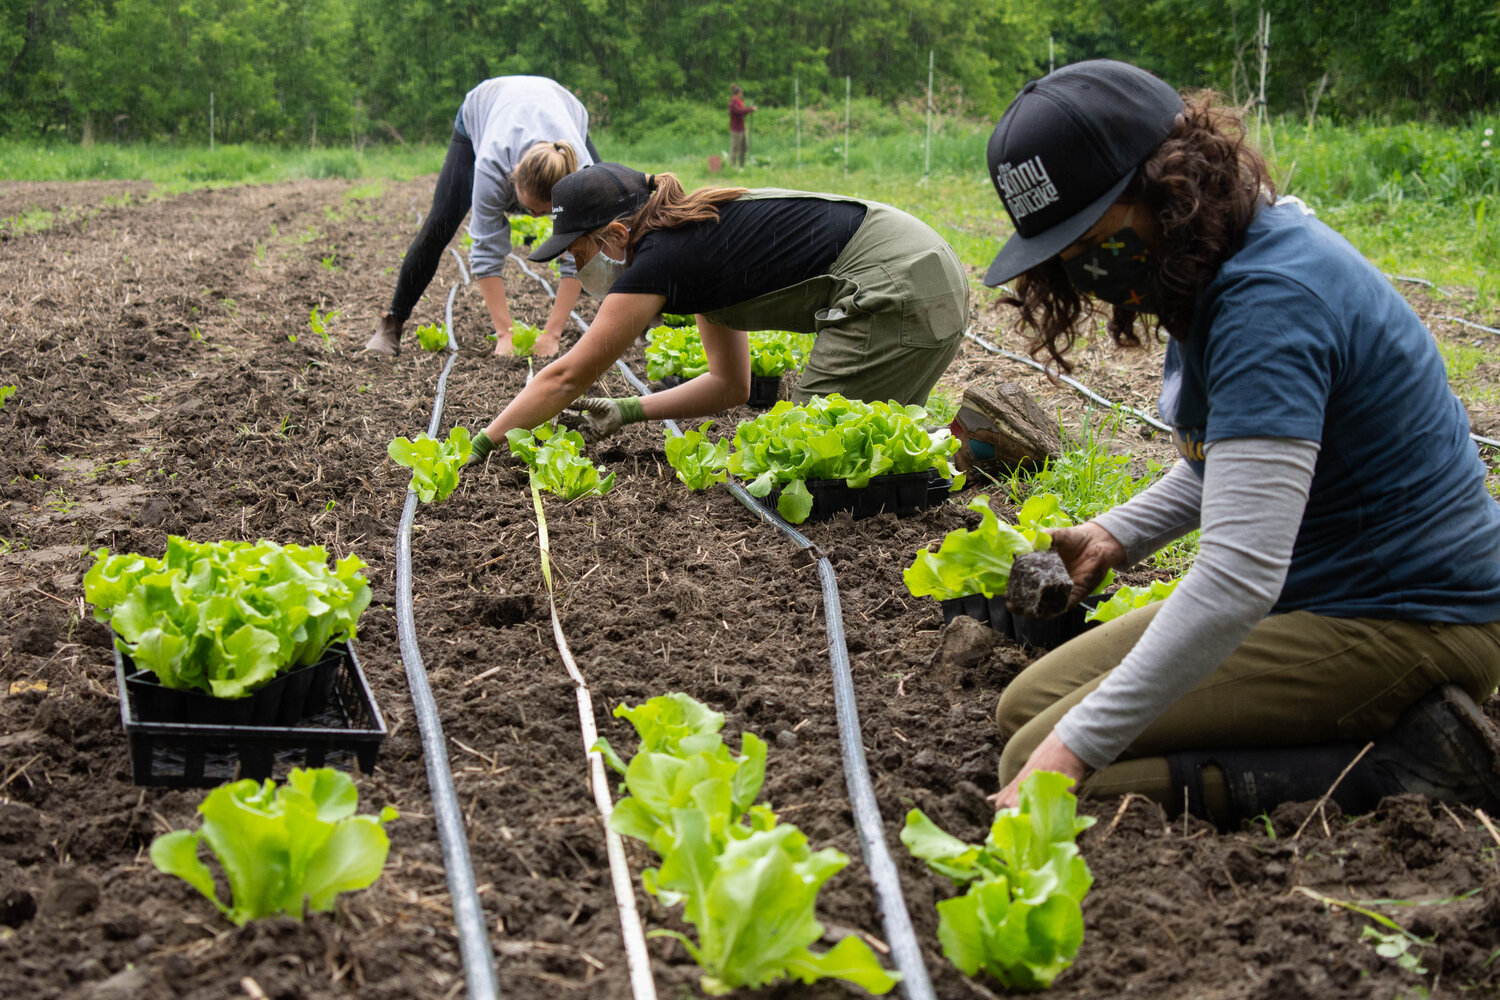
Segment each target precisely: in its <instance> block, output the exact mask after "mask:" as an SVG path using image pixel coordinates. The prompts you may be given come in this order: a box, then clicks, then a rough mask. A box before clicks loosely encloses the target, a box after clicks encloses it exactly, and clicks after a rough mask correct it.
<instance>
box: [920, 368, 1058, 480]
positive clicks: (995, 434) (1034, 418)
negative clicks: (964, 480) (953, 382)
mask: <svg viewBox="0 0 1500 1000" xmlns="http://www.w3.org/2000/svg"><path fill="white" fill-rule="evenodd" d="M948 429H949V430H950V431H952V432H953V436H954V437H956V438H958V439H959V440H960V441H962V442H963V447H961V448H960V449H959V450H958V451H957V452H955V453H954V456H953V464H954V467H955V468H957V469H958V471H959V472H968V471H969V470H971V469H979V470H982V471H984V472H986V473H988V474H989V475H991V476H1000V475H1004V474H1006V473H1008V472H1009V471H1010V470H1011V469H1014V468H1017V467H1019V468H1024V469H1032V468H1039V467H1040V466H1041V465H1042V464H1043V463H1044V462H1046V460H1047V459H1048V458H1049V457H1051V456H1055V455H1057V454H1058V453H1059V452H1060V451H1061V450H1062V445H1061V442H1060V441H1059V440H1058V436H1057V431H1056V430H1055V429H1054V427H1053V425H1052V424H1051V423H1050V422H1049V421H1048V418H1047V415H1046V414H1045V413H1043V412H1042V410H1041V407H1039V406H1038V405H1037V404H1036V402H1035V400H1033V399H1032V398H1031V396H1030V395H1028V394H1027V393H1026V391H1025V390H1024V389H1022V388H1021V387H1020V386H1018V385H1015V384H1013V383H1010V382H1002V383H1000V384H999V385H997V386H993V387H991V386H972V387H970V388H968V389H965V390H964V396H963V402H962V403H961V404H960V405H959V408H958V414H957V415H956V416H955V417H954V418H953V422H952V423H951V424H949V425H948Z"/></svg>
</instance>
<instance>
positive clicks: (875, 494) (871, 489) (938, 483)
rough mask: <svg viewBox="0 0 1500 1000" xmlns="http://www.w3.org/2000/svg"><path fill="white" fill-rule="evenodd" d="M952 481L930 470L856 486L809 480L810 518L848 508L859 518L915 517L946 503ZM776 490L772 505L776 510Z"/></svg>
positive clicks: (838, 481) (876, 479)
mask: <svg viewBox="0 0 1500 1000" xmlns="http://www.w3.org/2000/svg"><path fill="white" fill-rule="evenodd" d="M951 485H952V482H951V481H950V480H948V479H944V478H943V477H942V476H939V475H938V474H937V473H936V472H935V471H933V470H931V469H928V470H926V471H923V472H906V473H901V474H900V475H894V476H875V477H873V478H872V479H871V480H870V483H869V485H868V486H864V487H862V488H860V489H853V488H851V487H850V486H849V485H848V484H847V483H845V482H844V480H842V479H809V480H808V481H807V491H808V492H809V493H811V494H812V498H813V507H812V513H811V514H809V515H808V516H807V519H808V520H809V521H821V520H825V519H827V518H830V517H832V516H833V515H835V514H838V513H841V512H843V511H848V512H849V513H850V514H851V515H852V516H853V517H854V519H855V520H856V521H857V520H859V519H860V518H864V517H874V516H875V515H876V514H895V515H896V516H897V517H911V516H912V515H913V514H919V513H921V512H922V511H924V510H927V509H928V508H929V507H935V506H937V505H938V504H940V503H942V502H943V495H944V494H945V493H947V492H948V488H949V487H950V486H951ZM776 496H777V493H776V492H774V491H773V492H772V494H771V498H770V501H769V502H770V505H771V507H772V509H773V510H774V509H775V503H774V498H775V497H776Z"/></svg>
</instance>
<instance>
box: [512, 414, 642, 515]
mask: <svg viewBox="0 0 1500 1000" xmlns="http://www.w3.org/2000/svg"><path fill="white" fill-rule="evenodd" d="M505 440H506V441H507V442H508V443H509V445H510V451H511V454H513V455H515V456H516V457H517V458H519V459H520V460H521V461H523V462H525V463H526V465H527V466H528V467H530V469H531V477H532V479H534V480H536V484H537V486H538V487H540V488H541V489H544V490H546V491H547V492H548V493H555V494H557V495H558V496H560V497H562V498H563V499H564V500H576V499H578V498H579V497H581V496H587V495H589V494H590V493H596V494H598V495H599V496H601V497H602V496H604V494H606V493H608V492H609V490H610V487H612V486H614V484H615V474H614V473H613V472H611V473H609V474H608V475H601V472H602V469H601V468H599V467H596V466H595V465H594V463H593V462H590V461H589V460H588V459H586V458H584V457H583V448H584V441H583V435H582V434H579V433H578V432H577V431H574V430H569V429H567V428H565V427H554V426H553V425H551V424H542V425H541V426H540V427H535V428H533V429H531V430H529V431H528V430H525V429H523V428H520V427H513V428H511V429H510V430H508V431H506V432H505Z"/></svg>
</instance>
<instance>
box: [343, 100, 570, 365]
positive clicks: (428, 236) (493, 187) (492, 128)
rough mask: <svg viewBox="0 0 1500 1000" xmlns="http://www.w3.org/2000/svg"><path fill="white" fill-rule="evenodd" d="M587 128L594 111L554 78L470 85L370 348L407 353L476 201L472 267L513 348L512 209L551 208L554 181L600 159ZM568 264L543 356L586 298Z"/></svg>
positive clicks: (540, 347) (540, 346) (541, 344)
mask: <svg viewBox="0 0 1500 1000" xmlns="http://www.w3.org/2000/svg"><path fill="white" fill-rule="evenodd" d="M588 132H589V113H588V111H587V110H585V109H584V106H583V105H582V104H580V103H579V102H578V99H577V98H576V97H574V96H573V95H572V94H570V93H568V92H567V91H566V90H565V89H563V87H562V86H561V85H560V84H558V83H556V82H555V81H553V80H548V79H546V78H545V77H540V76H497V77H495V78H493V79H490V80H486V81H484V82H483V83H481V84H480V85H479V86H477V87H475V88H474V89H473V90H471V91H469V93H468V94H467V95H466V96H465V97H464V101H463V104H462V105H460V107H459V109H458V114H457V116H456V117H455V118H454V120H453V138H452V139H451V140H450V141H449V143H448V154H447V156H446V158H444V160H443V169H442V172H441V173H439V174H438V180H437V189H436V190H435V191H433V193H432V208H431V209H429V210H428V212H427V218H426V219H424V220H423V222H422V228H421V229H420V230H419V231H418V232H417V236H416V238H415V239H414V240H412V242H411V246H409V247H407V248H406V256H405V258H404V259H403V260H402V261H401V273H400V275H399V276H398V277H397V278H396V294H395V296H394V297H393V298H392V299H391V307H390V309H389V310H388V311H387V312H384V313H381V314H380V322H379V323H378V324H377V325H376V327H375V333H374V335H373V336H371V337H370V339H369V340H368V341H367V342H366V343H365V350H367V351H374V352H375V353H377V354H389V355H392V356H394V355H396V354H399V353H400V352H401V327H402V326H403V325H404V324H405V323H406V320H407V318H408V317H409V316H411V311H412V309H413V308H414V307H415V306H416V304H417V300H418V299H420V298H421V297H422V293H423V292H425V291H426V290H427V285H428V284H429V283H430V282H431V281H432V276H433V275H434V274H435V273H437V266H438V262H439V261H440V260H441V259H442V256H443V250H444V249H445V248H446V247H447V246H448V243H449V241H450V240H452V239H453V235H454V233H456V232H458V226H459V223H461V222H463V220H464V216H465V215H466V214H467V213H468V212H469V209H470V208H471V207H472V208H473V211H474V214H473V217H472V218H471V219H470V220H469V235H470V236H472V237H473V238H474V245H473V246H472V247H471V248H470V249H469V269H470V271H471V272H473V275H474V277H475V278H476V279H477V281H478V284H479V291H480V294H481V295H483V296H484V304H485V305H486V306H487V307H488V308H489V311H490V319H491V320H493V321H494V324H495V334H496V339H497V343H496V344H495V353H496V354H502V355H505V354H509V353H510V351H511V317H510V307H509V305H508V304H507V303H506V300H505V281H504V279H503V278H501V277H500V270H501V268H502V267H504V265H505V258H506V256H507V255H508V254H509V253H510V250H511V246H510V220H509V219H508V218H507V215H513V214H516V213H519V212H528V213H530V214H532V215H541V214H544V213H546V212H547V211H549V210H550V209H551V207H552V187H553V185H554V184H556V183H557V182H558V181H559V180H561V179H562V178H564V177H566V176H567V175H568V174H571V173H572V172H573V171H575V170H577V169H578V168H579V167H580V166H588V165H589V164H591V163H593V162H594V161H595V160H597V159H598V158H599V152H598V150H596V149H595V148H594V144H593V143H592V142H590V141H589V136H588ZM561 267H562V280H561V281H560V282H558V287H557V298H556V300H555V301H554V302H553V304H552V312H551V314H550V315H548V317H547V326H546V328H545V330H544V331H543V333H542V336H540V337H538V338H537V343H536V348H535V353H536V354H539V355H541V356H543V357H550V356H551V355H553V354H556V353H557V348H558V338H560V337H561V336H562V330H563V327H564V326H565V325H566V324H567V322H568V313H569V312H570V311H571V310H572V309H573V306H574V305H575V304H576V303H577V301H578V292H579V287H580V286H579V284H578V279H577V278H576V277H575V276H574V268H573V262H572V260H571V258H568V259H565V260H564V261H563V262H562V265H561Z"/></svg>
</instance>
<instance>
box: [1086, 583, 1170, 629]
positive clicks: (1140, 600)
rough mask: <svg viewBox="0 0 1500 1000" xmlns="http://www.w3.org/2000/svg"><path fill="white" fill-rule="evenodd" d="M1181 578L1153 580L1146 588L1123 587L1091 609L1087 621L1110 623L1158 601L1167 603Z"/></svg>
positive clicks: (1087, 613)
mask: <svg viewBox="0 0 1500 1000" xmlns="http://www.w3.org/2000/svg"><path fill="white" fill-rule="evenodd" d="M1181 579H1182V578H1181V577H1175V578H1173V579H1171V580H1152V581H1151V583H1150V584H1148V585H1147V586H1144V587H1121V588H1120V589H1119V590H1117V591H1115V592H1114V593H1113V594H1112V595H1110V598H1109V600H1107V601H1105V602H1103V603H1102V604H1100V605H1099V606H1098V607H1096V608H1091V609H1089V611H1087V612H1086V613H1085V614H1084V616H1083V617H1084V620H1085V621H1091V622H1108V621H1114V620H1115V619H1116V618H1119V617H1120V616H1121V615H1126V614H1129V613H1130V612H1132V611H1134V610H1135V609H1136V608H1144V607H1145V606H1146V605H1148V604H1155V603H1156V602H1157V601H1165V600H1166V599H1167V598H1168V597H1169V596H1171V593H1172V591H1174V590H1176V589H1177V584H1178V582H1179V581H1180V580H1181Z"/></svg>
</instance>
